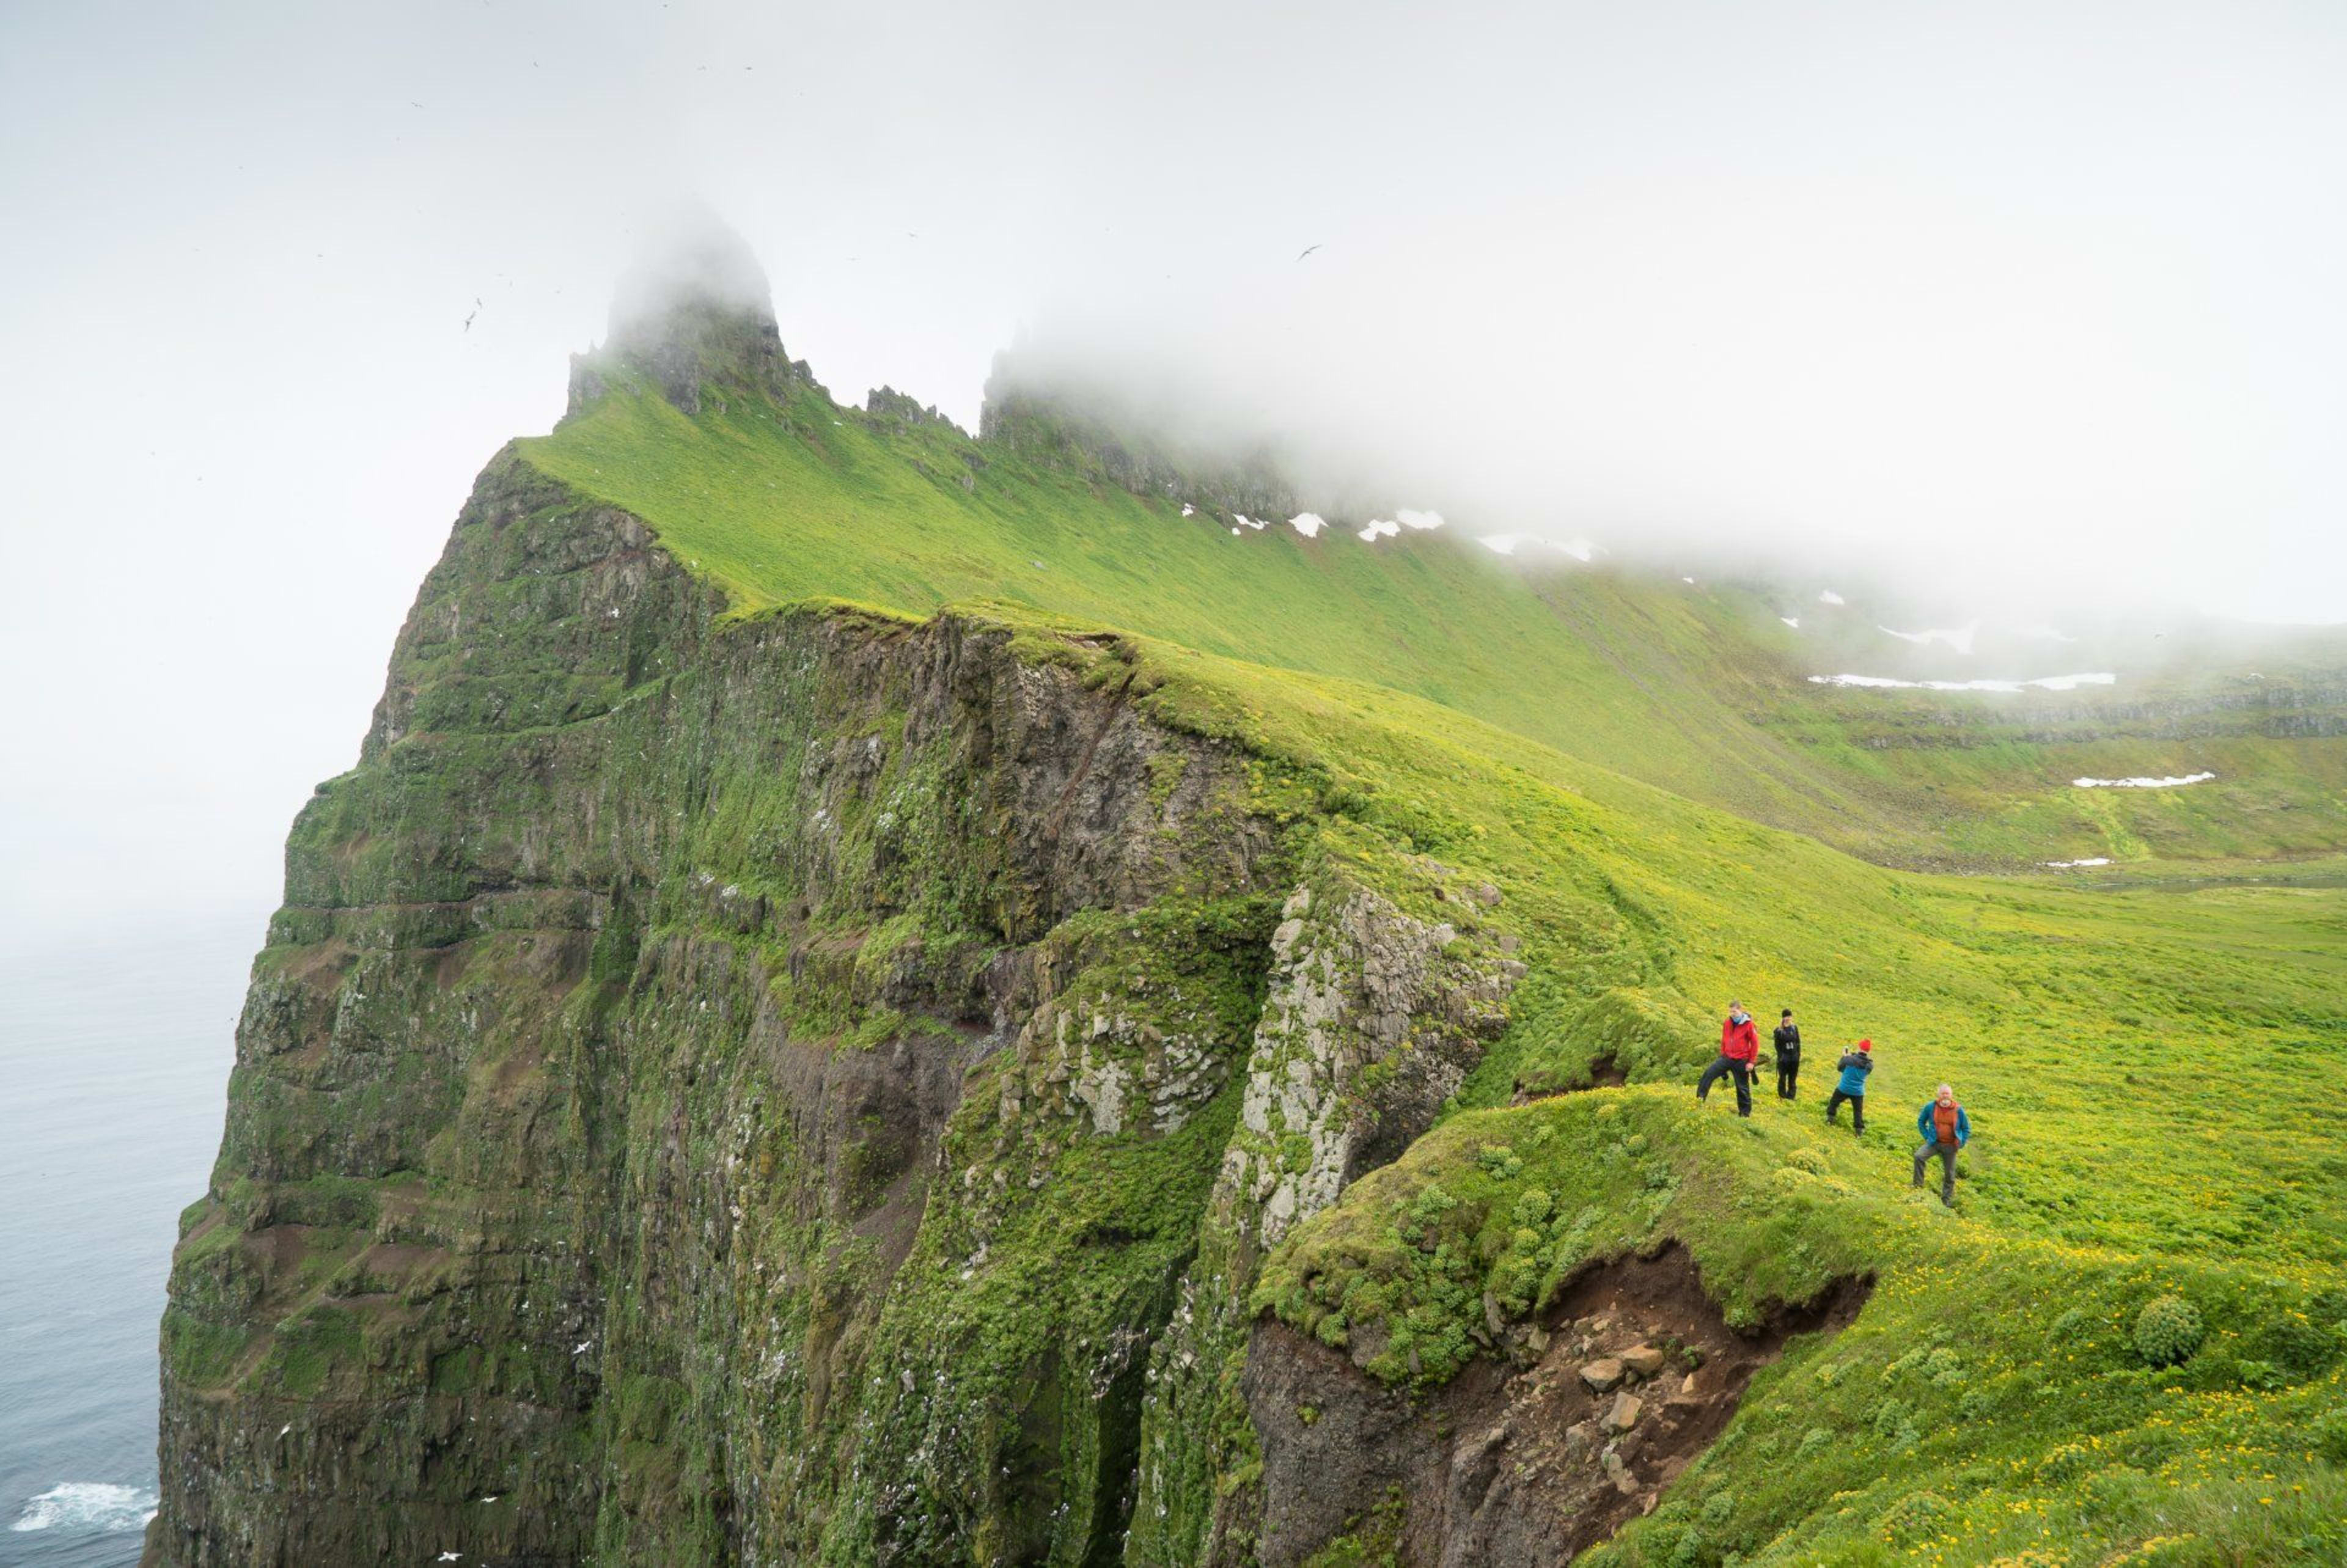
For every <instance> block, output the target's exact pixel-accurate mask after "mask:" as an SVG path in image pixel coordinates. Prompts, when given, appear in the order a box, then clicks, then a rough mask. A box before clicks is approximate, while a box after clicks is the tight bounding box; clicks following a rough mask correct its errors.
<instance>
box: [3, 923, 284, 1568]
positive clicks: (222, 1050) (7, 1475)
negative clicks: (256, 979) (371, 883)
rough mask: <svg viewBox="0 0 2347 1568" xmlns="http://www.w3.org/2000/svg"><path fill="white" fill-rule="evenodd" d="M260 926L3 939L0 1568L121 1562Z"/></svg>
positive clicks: (149, 1452)
mask: <svg viewBox="0 0 2347 1568" xmlns="http://www.w3.org/2000/svg"><path fill="white" fill-rule="evenodd" d="M263 919H264V917H263V916H261V915H260V914H258V913H253V914H243V915H235V916H229V915H211V916H206V917H200V918H190V919H186V920H180V921H174V922H170V923H168V924H166V923H158V924H156V925H153V926H140V927H127V928H124V929H121V930H112V931H108V932H106V933H104V934H103V935H102V936H93V937H90V938H85V939H82V940H70V939H67V938H36V939H34V940H31V941H25V940H18V941H15V942H8V943H0V1568H19V1565H30V1564H39V1565H41V1568H128V1565H129V1564H132V1563H136V1562H137V1561H138V1548H139V1544H140V1532H141V1531H142V1530H143V1529H144V1527H145V1525H146V1522H147V1519H148V1516H149V1514H150V1513H152V1512H153V1511H154V1507H155V1397H156V1396H155V1378H156V1361H155V1356H156V1349H155V1346H156V1326H157V1323H158V1321H159V1318H160V1317H161V1315H162V1310H163V1286H164V1280H165V1276H166V1275H167V1274H168V1272H169V1265H170V1255H171V1243H172V1241H173V1239H174V1236H175V1234H176V1227H177V1224H178V1220H179V1210H180V1209H181V1208H183V1207H185V1206H186V1205H187V1204H190V1203H192V1202H194V1201H195V1200H196V1199H197V1198H198V1197H200V1196H201V1195H202V1194H203V1189H204V1181H205V1177H206V1176H207V1175H208V1174H209V1173H210V1169H211V1163H212V1156H213V1154H214V1153H216V1152H217V1151H218V1149H219V1147H220V1118H221V1114H222V1112H223V1110H224V1108H225V1092H226V1089H227V1085H228V1070H229V1065H230V1063H231V1061H232V1060H233V1058H234V1050H235V1048H234V1042H233V1039H232V1036H233V1032H234V1029H235V1024H236V1014H237V1009H238V1007H239V1006H240V1005H241V1002H242V999H243V992H244V980H245V972H246V969H247V968H248V967H249V965H250V964H251V958H252V954H253V951H254V949H255V948H258V947H259V946H260V944H261V929H262V923H263Z"/></svg>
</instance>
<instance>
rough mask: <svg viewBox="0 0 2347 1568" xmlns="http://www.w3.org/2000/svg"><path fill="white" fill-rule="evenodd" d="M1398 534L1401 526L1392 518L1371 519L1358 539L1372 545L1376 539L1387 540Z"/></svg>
mask: <svg viewBox="0 0 2347 1568" xmlns="http://www.w3.org/2000/svg"><path fill="white" fill-rule="evenodd" d="M1399 532H1401V525H1400V524H1399V523H1398V522H1395V521H1394V520H1393V519H1392V518H1370V519H1369V526H1368V528H1363V529H1362V530H1361V534H1360V537H1361V538H1362V540H1363V542H1365V543H1372V542H1375V541H1376V540H1378V539H1389V538H1393V537H1394V536H1395V535H1396V534H1398V533H1399Z"/></svg>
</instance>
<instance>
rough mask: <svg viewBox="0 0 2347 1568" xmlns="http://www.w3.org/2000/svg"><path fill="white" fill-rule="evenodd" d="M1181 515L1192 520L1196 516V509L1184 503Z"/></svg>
mask: <svg viewBox="0 0 2347 1568" xmlns="http://www.w3.org/2000/svg"><path fill="white" fill-rule="evenodd" d="M1182 515H1183V516H1184V517H1185V518H1194V517H1196V516H1197V515H1198V508H1197V507H1194V506H1192V505H1191V504H1190V503H1189V502H1187V501H1184V502H1183V503H1182Z"/></svg>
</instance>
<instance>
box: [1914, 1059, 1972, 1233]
mask: <svg viewBox="0 0 2347 1568" xmlns="http://www.w3.org/2000/svg"><path fill="white" fill-rule="evenodd" d="M1915 1131H1916V1132H1917V1133H1919V1134H1920V1135H1921V1136H1922V1140H1923V1146H1922V1148H1920V1149H1918V1150H1916V1151H1915V1185H1916V1186H1918V1187H1921V1186H1922V1184H1923V1162H1924V1161H1926V1160H1932V1159H1936V1160H1938V1161H1939V1162H1940V1201H1941V1202H1942V1203H1943V1204H1947V1205H1948V1207H1950V1208H1954V1207H1955V1206H1956V1151H1957V1150H1959V1149H1961V1148H1963V1146H1964V1145H1965V1144H1966V1143H1971V1142H1972V1137H1973V1122H1972V1118H1971V1117H1969V1116H1967V1115H1965V1114H1964V1108H1963V1106H1961V1105H1959V1104H1957V1103H1956V1091H1954V1090H1953V1089H1951V1088H1949V1087H1948V1086H1947V1085H1946V1084H1944V1083H1942V1084H1941V1085H1940V1091H1939V1092H1938V1093H1937V1094H1935V1095H1933V1096H1932V1098H1931V1099H1930V1100H1929V1101H1927V1102H1925V1103H1924V1106H1923V1109H1922V1110H1921V1111H1918V1112H1916V1113H1915Z"/></svg>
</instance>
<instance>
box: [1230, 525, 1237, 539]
mask: <svg viewBox="0 0 2347 1568" xmlns="http://www.w3.org/2000/svg"><path fill="white" fill-rule="evenodd" d="M1238 537H1239V530H1238V527H1237V525H1236V524H1233V525H1232V527H1231V538H1238Z"/></svg>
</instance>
